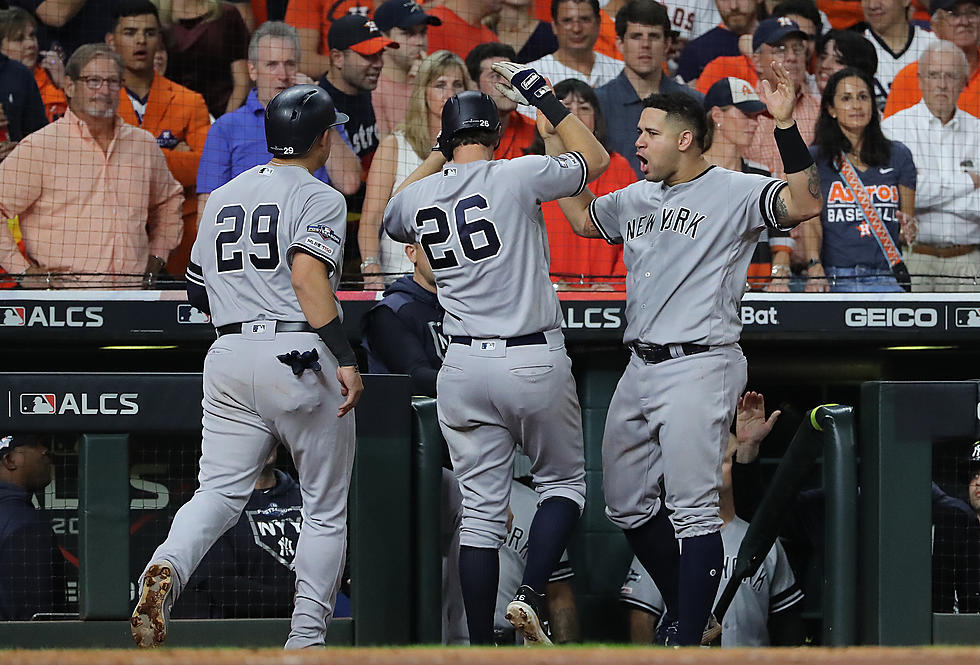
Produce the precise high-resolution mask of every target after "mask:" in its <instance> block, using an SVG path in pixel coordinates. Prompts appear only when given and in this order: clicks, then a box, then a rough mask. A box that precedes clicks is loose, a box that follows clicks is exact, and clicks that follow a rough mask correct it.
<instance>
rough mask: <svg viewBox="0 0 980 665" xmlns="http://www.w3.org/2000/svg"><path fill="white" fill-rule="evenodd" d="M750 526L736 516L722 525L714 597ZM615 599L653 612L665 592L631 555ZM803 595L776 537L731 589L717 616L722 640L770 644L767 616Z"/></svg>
mask: <svg viewBox="0 0 980 665" xmlns="http://www.w3.org/2000/svg"><path fill="white" fill-rule="evenodd" d="M748 529H749V524H748V522H746V521H745V520H742V519H739V518H738V517H736V518H735V519H733V520H732V521H731V522H729V523H728V524H726V525H725V526H723V527H722V529H721V539H722V542H723V544H724V547H725V564H724V566H723V568H722V572H721V583H720V584H719V585H718V592H717V594H715V602H717V601H718V598H720V597H721V594H722V592H723V591H724V590H725V586H726V585H727V584H728V580H730V579H731V577H732V573H733V572H734V571H735V565H736V564H737V563H738V557H737V556H736V554H737V553H738V548H739V547H740V546H741V544H742V540H743V539H744V538H745V534H746V532H747V531H748ZM619 599H620V600H621V601H623V602H624V603H626V604H629V605H636V606H637V607H641V608H643V609H645V610H646V611H648V612H651V613H652V614H654V615H656V616H657V617H661V616H663V613H664V600H663V596H661V595H660V590H659V589H658V588H657V585H656V584H654V582H653V579H652V578H651V577H650V574H649V573H648V572H647V571H646V569H645V568H643V566H642V565H641V564H640V561H639V559H637V558H635V557H634V558H633V563H632V564H630V570H629V573H628V574H627V576H626V581H625V582H624V583H623V587H622V588H621V589H620V591H619ZM801 600H803V592H802V591H801V590H800V587H799V586H798V585H797V583H796V577H795V576H794V575H793V569H792V568H790V565H789V559H787V558H786V552H785V550H783V546H782V545H781V544H780V543H779V541H778V540H777V541H776V543H775V544H774V545H773V546H772V548H771V549H770V550H769V553H768V554H766V558H765V559H764V560H763V561H762V564H761V565H760V566H759V569H758V570H757V571H756V572H755V574H754V575H752V576H751V577H749V578H747V579H745V580H742V583H741V585H739V588H738V591H736V592H735V598H733V599H732V604H731V606H730V607H729V608H728V611H727V612H725V616H724V618H723V619H722V620H721V627H722V631H721V646H722V647H763V646H769V628H768V622H769V617H770V616H771V615H773V614H778V613H779V612H782V611H784V610H786V609H789V608H790V607H792V606H793V605H795V604H797V603H798V602H800V601H801Z"/></svg>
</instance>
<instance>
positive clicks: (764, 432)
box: [735, 391, 782, 464]
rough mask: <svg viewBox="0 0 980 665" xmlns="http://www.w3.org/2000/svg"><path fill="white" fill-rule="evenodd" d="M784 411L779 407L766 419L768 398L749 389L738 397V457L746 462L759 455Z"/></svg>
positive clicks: (736, 413) (736, 418)
mask: <svg viewBox="0 0 980 665" xmlns="http://www.w3.org/2000/svg"><path fill="white" fill-rule="evenodd" d="M781 413H782V411H779V410H778V409H777V410H776V411H773V412H772V414H771V415H770V416H769V418H768V419H766V400H765V398H764V397H763V396H762V394H761V393H757V392H752V391H748V392H746V393H745V394H744V395H742V396H741V397H739V398H738V408H737V409H736V412H735V438H736V439H737V440H738V445H737V448H738V452H737V453H736V459H737V460H738V461H739V462H741V463H743V464H745V463H748V462H751V461H753V460H754V459H755V458H756V457H758V456H759V446H760V444H761V443H762V440H763V439H765V438H766V437H767V436H769V432H771V431H772V426H773V425H775V424H776V419H777V418H779V415H780V414H781Z"/></svg>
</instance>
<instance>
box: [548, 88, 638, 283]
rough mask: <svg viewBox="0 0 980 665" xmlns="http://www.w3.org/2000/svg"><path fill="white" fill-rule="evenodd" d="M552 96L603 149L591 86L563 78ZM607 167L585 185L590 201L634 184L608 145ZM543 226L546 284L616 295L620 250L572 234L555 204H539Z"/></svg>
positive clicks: (621, 271) (622, 274) (622, 270)
mask: <svg viewBox="0 0 980 665" xmlns="http://www.w3.org/2000/svg"><path fill="white" fill-rule="evenodd" d="M555 96H556V97H558V99H559V100H561V103H562V104H564V105H565V106H567V107H568V109H569V110H570V111H571V112H572V113H573V114H574V115H575V117H577V118H578V119H579V120H581V121H582V124H584V125H585V126H586V127H588V128H589V129H591V130H592V133H593V134H595V137H596V138H597V139H599V142H600V143H603V145H604V146H605V139H606V121H605V119H604V118H603V116H602V110H601V109H600V108H599V98H598V97H597V96H596V94H595V90H593V89H592V87H591V86H590V85H589V84H588V83H586V82H584V81H580V80H579V79H565V80H564V81H560V82H559V83H557V84H556V85H555ZM605 147H606V150H607V151H608V152H609V168H608V169H606V171H605V172H604V173H603V174H602V175H601V176H599V178H598V179H597V180H596V181H595V182H593V183H591V184H590V185H589V189H590V190H592V193H593V194H595V195H596V196H602V195H604V194H608V193H610V192H614V191H616V190H617V189H622V188H623V187H626V186H627V185H630V184H632V183H634V182H636V174H635V173H634V172H633V167H632V166H630V164H629V162H627V161H626V159H625V158H624V157H623V156H622V155H620V154H618V153H615V152H612V151H611V150H610V149H609V147H608V146H605ZM531 151H532V152H540V153H541V154H544V144H543V143H541V142H537V143H536V144H535V146H534V147H532V149H531ZM541 212H542V214H543V215H544V223H545V227H546V228H547V230H548V247H549V251H550V253H551V280H552V281H553V282H555V283H556V284H557V285H558V286H557V288H558V289H559V290H561V291H574V290H596V291H611V290H613V289H615V290H617V291H622V290H624V289H625V280H626V266H625V265H624V264H623V246H622V245H609V244H607V243H601V242H593V241H591V240H588V239H586V238H582V237H580V236H578V235H576V234H575V232H574V231H572V227H571V226H570V225H569V224H568V222H567V221H566V220H565V215H564V214H563V213H562V211H561V208H559V207H558V202H557V201H546V202H544V203H542V204H541Z"/></svg>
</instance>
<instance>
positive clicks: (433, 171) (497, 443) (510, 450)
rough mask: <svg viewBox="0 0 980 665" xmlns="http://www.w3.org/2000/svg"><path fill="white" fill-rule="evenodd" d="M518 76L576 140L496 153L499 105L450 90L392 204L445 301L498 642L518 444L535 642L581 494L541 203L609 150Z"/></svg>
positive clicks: (468, 481)
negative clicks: (532, 151)
mask: <svg viewBox="0 0 980 665" xmlns="http://www.w3.org/2000/svg"><path fill="white" fill-rule="evenodd" d="M498 64H499V63H498ZM508 64H509V63H508ZM495 66H497V65H495ZM514 67H515V68H516V67H517V66H514ZM504 71H508V70H504ZM507 79H508V80H510V79H511V75H507ZM514 86H515V88H520V89H522V90H524V91H525V94H527V95H528V99H531V98H533V100H534V102H535V104H536V105H537V106H538V108H540V109H541V110H542V112H543V113H544V114H545V115H546V116H547V117H548V119H549V120H550V121H551V122H552V123H553V124H554V125H555V126H556V127H557V131H558V133H559V135H561V137H562V139H563V140H564V141H565V145H567V146H568V148H569V151H568V152H565V153H563V154H561V155H557V156H555V157H546V156H543V155H541V156H538V155H534V156H526V157H520V158H518V159H513V160H498V161H493V150H494V148H495V147H496V145H497V144H498V143H499V140H500V122H499V115H498V113H497V108H496V105H495V104H494V103H493V100H492V99H490V97H488V96H487V95H486V94H483V93H480V92H475V91H473V92H463V93H460V94H458V95H454V96H453V97H452V98H450V99H449V101H448V102H446V104H445V106H444V107H443V110H442V133H441V135H440V139H439V151H433V154H432V155H431V156H429V157H428V158H426V160H425V161H424V162H423V163H422V165H421V166H420V167H419V168H418V169H416V171H415V172H414V173H413V174H412V175H411V176H409V178H408V179H407V180H406V183H403V187H402V188H401V189H400V190H399V191H398V192H397V193H396V194H395V196H394V197H392V199H391V201H390V202H389V203H388V207H387V208H386V210H385V215H384V227H385V231H387V233H388V234H389V235H390V236H391V237H392V238H394V239H395V240H398V241H399V242H405V243H419V244H420V245H421V246H422V249H423V251H425V253H426V256H427V257H428V259H429V264H430V265H431V266H432V272H433V274H434V275H435V280H436V284H437V286H438V297H439V303H440V304H441V305H442V307H443V308H444V309H445V310H446V316H445V320H444V322H443V332H444V333H446V334H447V335H449V336H450V344H449V349H448V351H447V352H446V357H445V360H444V362H443V365H442V369H441V370H440V371H439V377H438V380H437V388H438V393H439V405H438V413H439V424H440V426H441V428H442V433H443V435H444V437H445V439H446V442H447V443H448V445H449V453H450V458H451V460H452V463H453V469H454V470H455V473H456V477H457V478H458V480H459V483H460V488H461V491H462V495H463V515H462V524H461V527H460V530H461V532H460V555H459V570H460V584H461V586H462V589H463V603H464V606H465V608H466V617H467V627H468V629H469V636H470V643H471V644H490V643H492V640H493V610H494V600H495V598H496V593H497V586H498V585H497V581H498V576H499V566H500V562H499V558H498V550H499V549H500V546H501V545H502V544H503V541H504V537H505V536H506V534H507V502H508V497H509V495H510V489H511V474H512V468H513V460H514V452H515V444H517V443H519V444H521V445H522V447H523V449H524V452H525V453H526V454H527V455H528V457H530V458H531V474H532V476H533V478H534V485H535V489H536V490H537V492H538V495H539V500H540V507H539V508H538V512H537V514H536V516H535V518H534V520H533V522H532V524H531V529H530V534H529V536H528V553H527V566H526V567H525V570H524V577H523V581H522V585H521V586H520V587H519V588H518V591H517V594H516V595H515V597H514V600H512V601H511V603H510V604H509V605H508V610H507V618H508V620H509V621H510V622H511V623H512V624H513V625H514V626H515V628H516V629H517V630H518V631H520V632H521V634H522V635H523V636H524V638H525V640H527V641H528V642H532V643H549V639H548V637H547V635H546V634H545V633H544V630H543V628H542V621H543V616H542V615H541V613H542V612H543V610H544V602H543V601H544V598H543V596H542V594H543V592H544V591H545V587H546V585H547V581H548V577H549V576H550V575H551V573H552V571H553V570H554V569H555V565H556V564H557V563H558V559H559V557H560V556H561V553H562V551H563V550H564V549H565V545H566V542H567V540H568V537H569V535H570V533H571V530H572V529H573V528H574V526H575V524H576V522H577V521H578V518H579V516H580V514H581V510H582V507H583V506H584V503H585V462H584V452H583V443H582V420H581V412H580V410H579V405H578V398H577V395H576V391H575V381H574V379H573V378H572V373H571V362H570V360H569V358H568V355H567V353H566V352H565V342H564V337H563V335H562V332H561V310H560V308H559V304H558V298H557V296H556V294H555V291H554V288H553V287H552V285H551V280H550V279H549V277H548V265H549V261H548V249H547V236H546V232H545V228H544V224H543V222H542V218H541V216H540V214H539V202H540V201H545V200H552V199H554V198H556V197H559V196H571V195H574V194H578V193H579V192H581V191H582V190H583V189H584V188H585V185H586V183H588V182H589V181H591V180H593V179H595V178H596V177H598V176H599V175H600V174H601V173H602V172H603V170H604V169H605V168H606V167H607V165H608V160H609V156H608V154H607V153H606V151H605V150H604V149H603V148H602V146H601V145H600V144H599V142H598V141H596V140H595V138H594V137H593V136H592V134H591V133H590V132H589V130H588V129H586V127H585V126H584V125H583V124H582V123H581V122H580V121H579V120H578V119H577V118H576V117H575V116H573V115H571V114H569V112H568V110H567V109H566V108H565V107H564V106H562V104H561V102H559V101H558V100H557V98H556V97H555V95H554V93H553V92H552V91H551V89H550V87H549V86H548V85H547V83H545V81H544V79H542V78H541V76H540V75H538V74H537V73H536V72H534V70H531V69H526V70H523V74H522V76H520V77H519V79H518V81H515V82H514ZM512 94H516V93H513V91H512ZM522 99H523V97H522ZM440 153H441V154H440ZM445 160H451V161H450V162H449V163H446V162H445Z"/></svg>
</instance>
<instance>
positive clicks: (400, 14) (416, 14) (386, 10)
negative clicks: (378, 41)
mask: <svg viewBox="0 0 980 665" xmlns="http://www.w3.org/2000/svg"><path fill="white" fill-rule="evenodd" d="M374 22H375V23H377V24H378V29H379V30H380V31H381V32H388V31H390V30H391V29H392V28H402V29H405V28H411V27H413V26H416V25H422V24H423V23H427V24H428V25H442V19H441V18H439V17H438V16H433V15H432V14H426V13H425V10H423V9H422V5H420V4H419V3H417V2H415V0H388V2H385V3H384V4H382V5H381V6H380V7H378V8H377V9H375V10H374Z"/></svg>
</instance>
